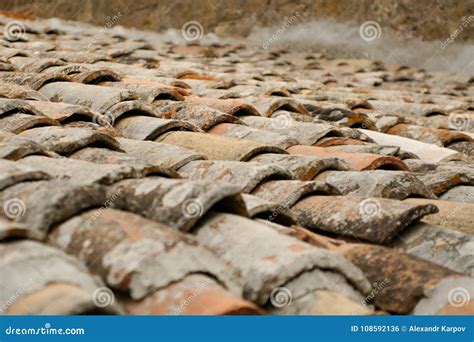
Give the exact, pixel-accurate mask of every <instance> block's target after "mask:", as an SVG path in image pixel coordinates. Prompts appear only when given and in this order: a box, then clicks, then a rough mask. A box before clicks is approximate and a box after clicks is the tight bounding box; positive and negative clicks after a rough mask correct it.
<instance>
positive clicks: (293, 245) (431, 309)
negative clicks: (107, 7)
mask: <svg viewBox="0 0 474 342" xmlns="http://www.w3.org/2000/svg"><path fill="white" fill-rule="evenodd" d="M0 22H1V23H2V25H5V24H6V23H7V22H8V19H7V18H1V20H0ZM25 25H26V27H27V35H25V37H23V38H24V39H19V40H16V41H11V39H10V40H8V39H4V40H2V42H1V43H0V158H1V159H0V204H1V206H2V208H3V210H0V238H1V242H0V274H2V277H1V280H0V287H1V291H0V304H1V305H2V312H3V313H6V314H78V313H116V314H157V315H160V314H211V315H212V314H276V315H278V314H369V315H370V314H469V313H470V314H473V312H474V282H473V278H472V277H473V276H474V256H473V253H474V238H473V234H474V227H473V222H474V210H473V209H474V164H473V157H474V144H473V141H472V139H473V137H474V126H473V123H474V107H473V103H474V102H473V98H474V82H473V78H472V77H470V76H467V75H451V74H446V73H430V72H427V71H424V70H421V69H414V68H410V67H407V66H402V65H385V64H383V63H381V62H377V61H370V60H343V59H334V58H330V57H328V56H325V55H322V54H318V53H294V52H289V51H283V50H272V49H268V50H262V49H259V48H255V47H251V46H245V45H242V44H234V43H214V44H210V45H198V44H192V45H190V44H188V45H175V44H171V43H163V42H161V43H160V42H159V41H155V40H153V39H150V36H144V37H145V38H143V39H139V38H137V37H139V35H137V32H136V31H133V32H132V31H129V30H126V29H123V30H122V31H121V33H120V34H119V33H117V32H116V31H109V30H107V29H101V28H99V27H92V26H89V25H83V24H80V23H71V22H60V21H54V25H53V22H51V21H48V20H38V21H31V22H25ZM0 28H2V27H0ZM2 29H3V28H2ZM132 33H133V34H132ZM5 38H7V37H5Z"/></svg>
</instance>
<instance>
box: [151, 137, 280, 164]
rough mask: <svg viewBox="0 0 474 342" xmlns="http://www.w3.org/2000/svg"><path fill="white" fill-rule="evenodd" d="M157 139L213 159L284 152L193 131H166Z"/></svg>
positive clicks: (266, 146)
mask: <svg viewBox="0 0 474 342" xmlns="http://www.w3.org/2000/svg"><path fill="white" fill-rule="evenodd" d="M157 141H159V142H163V143H166V144H173V145H177V146H181V147H184V148H188V149H191V150H194V151H196V152H198V153H202V154H203V155H205V156H206V157H207V158H209V159H215V160H235V161H239V160H240V161H246V160H249V159H251V158H253V157H255V156H257V155H259V154H263V153H286V152H285V151H284V150H282V149H280V148H278V147H276V146H270V145H264V144H259V143H256V142H253V141H250V140H243V139H237V138H232V137H223V136H219V135H215V134H203V133H194V132H172V133H166V134H164V135H162V136H160V137H159V138H158V139H157Z"/></svg>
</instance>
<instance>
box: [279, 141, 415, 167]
mask: <svg viewBox="0 0 474 342" xmlns="http://www.w3.org/2000/svg"><path fill="white" fill-rule="evenodd" d="M287 151H288V152H289V153H291V154H300V155H305V156H315V157H320V158H321V157H337V158H341V159H342V160H344V161H345V162H347V163H348V164H349V165H351V166H352V167H354V168H355V169H357V170H376V169H379V168H390V169H393V170H406V171H408V170H409V168H408V166H407V165H406V164H405V163H404V162H403V161H401V160H400V159H399V158H396V157H392V156H380V155H376V154H369V153H344V152H338V151H334V150H328V149H326V148H323V147H315V146H304V145H296V146H291V147H289V148H288V149H287Z"/></svg>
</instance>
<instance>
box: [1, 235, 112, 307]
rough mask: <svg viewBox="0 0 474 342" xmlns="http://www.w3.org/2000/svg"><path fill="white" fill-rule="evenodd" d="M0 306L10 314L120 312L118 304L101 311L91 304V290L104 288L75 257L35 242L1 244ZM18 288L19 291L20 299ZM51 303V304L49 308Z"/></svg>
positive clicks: (92, 291)
mask: <svg viewBox="0 0 474 342" xmlns="http://www.w3.org/2000/svg"><path fill="white" fill-rule="evenodd" d="M0 255H1V256H2V262H1V264H0V267H1V269H2V274H3V275H5V277H2V278H3V279H2V285H3V286H2V288H3V289H2V291H1V295H0V298H1V301H2V303H9V301H11V298H18V297H19V298H18V299H16V300H15V301H14V303H12V305H10V306H8V307H7V308H6V313H7V314H10V315H31V314H36V315H38V314H39V315H77V314H93V313H100V312H102V313H108V314H113V313H120V312H121V311H120V308H119V307H118V306H117V305H111V306H108V307H105V308H103V309H101V308H99V307H97V306H96V305H95V304H94V303H93V293H94V291H95V290H96V289H97V288H99V287H101V286H103V285H102V283H101V282H99V281H97V279H94V278H93V277H92V276H91V275H90V274H89V273H88V272H87V270H86V269H85V267H84V266H83V265H82V264H81V263H80V262H78V261H77V260H76V259H75V258H73V257H71V256H69V255H67V254H65V253H64V252H62V251H61V250H58V249H56V248H52V247H49V246H46V245H44V244H41V243H38V242H34V241H16V242H9V243H2V244H1V245H0ZM18 288H21V289H22V291H21V292H20V296H19V294H18ZM51 301H54V303H55V304H54V305H51Z"/></svg>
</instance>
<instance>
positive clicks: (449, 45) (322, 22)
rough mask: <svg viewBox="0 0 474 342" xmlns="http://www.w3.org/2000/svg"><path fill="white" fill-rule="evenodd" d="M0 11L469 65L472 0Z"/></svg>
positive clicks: (47, 4)
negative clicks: (192, 27) (190, 26)
mask: <svg viewBox="0 0 474 342" xmlns="http://www.w3.org/2000/svg"><path fill="white" fill-rule="evenodd" d="M0 11H2V12H3V13H4V14H7V15H10V16H18V17H23V18H25V19H26V18H34V17H43V18H50V17H58V18H61V19H66V20H77V21H83V22H88V23H91V24H94V25H99V26H101V25H106V24H107V22H108V21H110V18H114V17H117V14H120V15H119V16H118V20H116V21H114V22H113V24H114V25H121V26H125V27H135V28H139V29H146V30H151V31H155V32H161V33H163V34H164V35H167V36H166V37H168V38H169V39H173V37H176V36H177V35H173V33H176V30H177V31H178V32H179V30H180V29H181V28H182V27H183V25H184V24H185V23H187V22H190V21H196V22H198V23H199V24H200V25H201V26H202V29H203V33H204V38H206V37H207V38H209V39H211V38H212V39H219V38H221V39H222V38H232V39H237V40H241V39H245V40H246V41H247V42H249V43H253V44H258V45H261V46H262V47H263V48H268V47H269V46H270V45H271V46H272V47H283V48H287V49H299V50H301V51H308V50H312V51H320V52H324V53H328V54H330V55H333V56H334V57H341V58H353V57H357V58H370V59H377V60H381V61H384V62H388V63H400V64H407V65H412V66H419V67H423V68H426V69H428V70H446V71H451V72H458V73H463V72H469V73H472V72H474V62H473V56H474V44H473V42H474V0H434V1H433V0H432V1H430V0H417V1H414V0H398V1H394V0H378V1H377V0H376V1H369V0H298V1H291V0H177V1H171V0H160V1H156V0H86V1H70V0H54V1H52V0H34V1H31V0H30V1H28V0H2V1H1V2H0ZM367 23H369V24H370V25H371V26H369V27H367V26H363V25H366V24H367ZM367 25H368V24H367ZM364 29H365V30H367V32H366V33H367V34H375V37H376V38H375V39H361V30H364ZM369 30H372V31H369ZM373 30H375V33H374V32H373ZM362 38H363V37H362Z"/></svg>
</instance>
